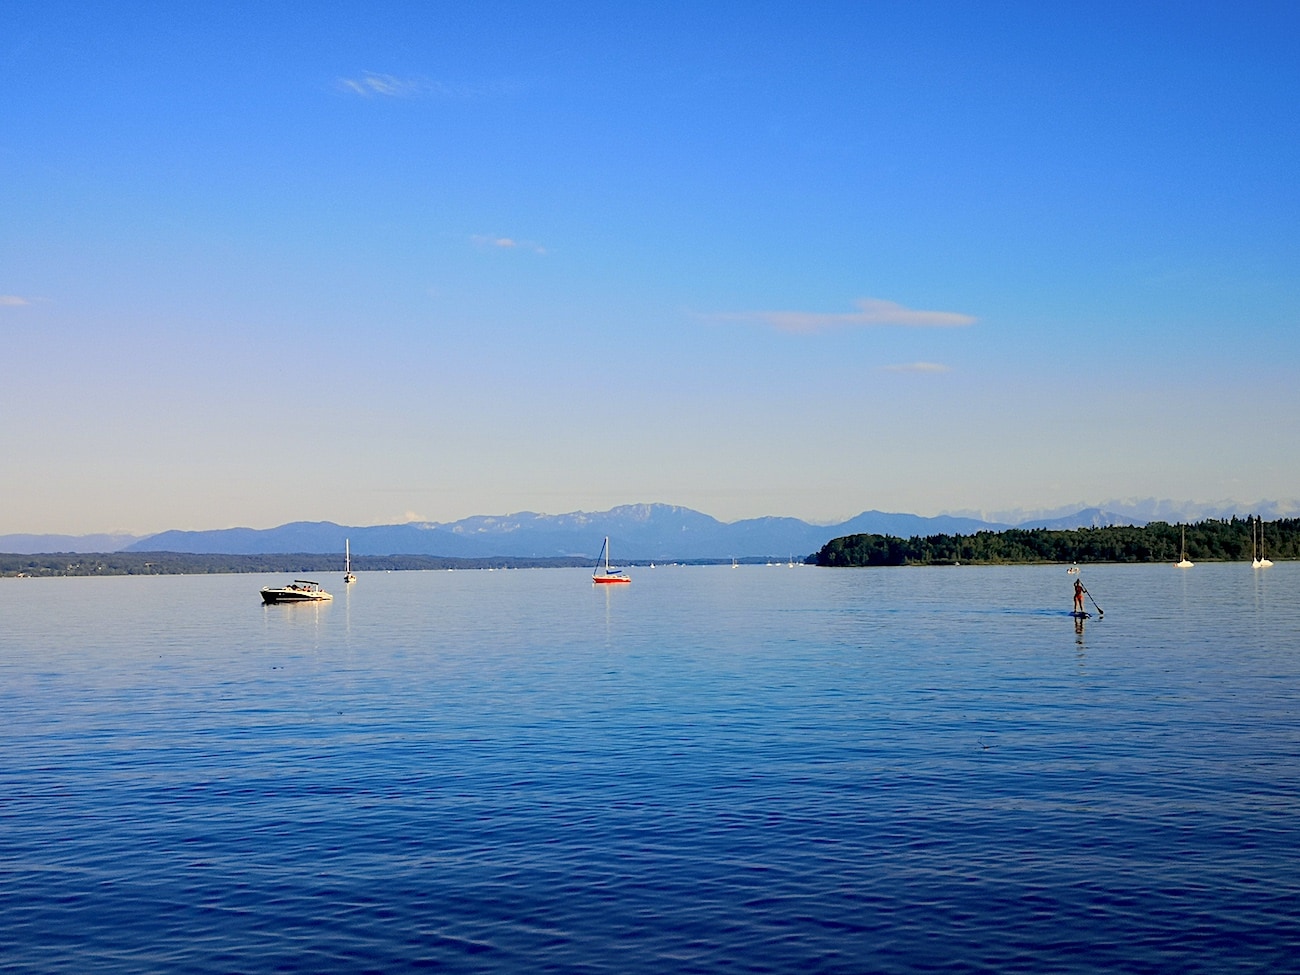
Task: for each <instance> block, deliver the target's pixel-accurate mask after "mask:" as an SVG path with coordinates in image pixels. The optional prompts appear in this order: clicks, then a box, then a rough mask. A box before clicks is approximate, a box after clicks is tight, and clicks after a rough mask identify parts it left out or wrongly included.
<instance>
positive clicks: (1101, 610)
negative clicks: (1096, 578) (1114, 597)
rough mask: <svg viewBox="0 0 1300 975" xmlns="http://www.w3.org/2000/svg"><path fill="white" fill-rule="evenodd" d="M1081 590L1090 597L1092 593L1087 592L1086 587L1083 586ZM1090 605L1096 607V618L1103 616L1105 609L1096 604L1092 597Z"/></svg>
mask: <svg viewBox="0 0 1300 975" xmlns="http://www.w3.org/2000/svg"><path fill="white" fill-rule="evenodd" d="M1083 591H1084V592H1085V593H1087V595H1088V598H1089V599H1092V593H1090V592H1088V590H1087V588H1086V587H1085V588H1084V590H1083ZM1092 605H1093V606H1096V607H1097V618H1098V619H1101V618H1102V617H1103V616H1105V615H1106V611H1105V610H1104V609H1102V608H1101V607H1100V606H1097V600H1095V599H1092Z"/></svg>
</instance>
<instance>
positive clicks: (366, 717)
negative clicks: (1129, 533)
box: [0, 563, 1300, 973]
mask: <svg viewBox="0 0 1300 975" xmlns="http://www.w3.org/2000/svg"><path fill="white" fill-rule="evenodd" d="M337 575H338V574H335V575H333V576H329V577H322V581H323V582H325V583H326V585H327V588H329V589H331V591H333V592H334V593H335V597H336V598H335V600H334V601H333V603H331V604H328V605H324V606H270V607H263V606H261V605H260V602H259V597H258V593H257V591H258V589H259V588H260V587H261V586H262V585H265V584H267V583H282V582H284V581H287V577H284V576H196V577H160V578H108V579H52V580H39V579H32V580H0V721H2V722H3V724H2V725H0V969H3V970H4V971H6V972H72V971H78V972H82V971H99V972H140V971H167V972H274V971H284V972H325V971H338V972H403V971H412V970H433V971H446V972H513V971H519V972H577V973H583V972H610V973H616V972H617V973H623V972H634V973H635V972H794V971H797V972H801V973H807V972H845V973H863V972H1034V973H1040V972H1065V971H1069V972H1089V971H1097V972H1102V971H1106V972H1112V971H1123V972H1179V973H1186V972H1214V973H1221V972H1238V971H1261V972H1265V971H1267V972H1285V971H1300V820H1298V819H1297V814H1298V813H1300V713H1298V711H1300V708H1298V706H1297V705H1298V704H1300V608H1298V607H1300V604H1298V602H1297V592H1298V589H1300V586H1298V584H1300V565H1297V564H1294V563H1279V564H1278V565H1277V566H1275V567H1274V568H1272V569H1269V570H1265V571H1255V570H1252V569H1251V568H1250V567H1249V566H1244V565H1239V564H1238V565H1198V566H1197V567H1196V568H1195V569H1192V570H1189V571H1181V572H1180V571H1178V570H1175V569H1173V568H1172V567H1169V566H1163V565H1161V566H1098V567H1089V568H1086V569H1085V570H1084V576H1083V577H1084V581H1085V584H1087V585H1088V587H1089V589H1090V590H1091V592H1092V594H1093V595H1094V596H1095V597H1096V599H1097V601H1098V602H1099V603H1100V604H1101V606H1102V607H1103V608H1104V609H1105V618H1104V619H1092V620H1089V621H1087V623H1086V624H1084V626H1083V631H1082V632H1076V625H1075V622H1074V621H1073V620H1072V619H1070V618H1069V617H1068V616H1067V615H1065V614H1066V612H1067V611H1068V610H1069V608H1070V583H1071V581H1072V579H1071V577H1069V576H1067V575H1066V574H1065V573H1064V571H1063V570H1062V569H1061V568H1059V567H1016V568H976V567H962V568H942V569H878V570H822V569H814V568H810V567H800V568H797V569H789V568H786V567H784V566H781V567H748V566H746V567H741V568H740V569H736V570H733V569H731V568H730V567H719V568H674V567H666V568H665V567H661V568H658V569H654V570H650V569H639V570H637V571H635V573H634V577H635V581H634V582H633V584H632V585H631V586H629V587H621V588H613V589H611V588H608V587H602V588H595V587H593V586H592V585H591V584H590V582H589V581H588V573H586V572H584V571H581V570H574V571H570V570H558V569H552V570H531V571H510V572H503V571H498V572H454V573H453V572H437V573H435V572H419V573H416V572H412V573H389V574H363V575H362V576H361V577H360V579H359V581H358V582H357V583H356V585H355V586H353V587H351V588H350V590H349V589H345V587H344V586H343V584H342V583H341V581H340V580H339V579H338V578H337Z"/></svg>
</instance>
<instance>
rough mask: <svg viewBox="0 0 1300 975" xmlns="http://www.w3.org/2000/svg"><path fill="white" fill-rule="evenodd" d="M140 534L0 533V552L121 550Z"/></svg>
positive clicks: (14, 553)
mask: <svg viewBox="0 0 1300 975" xmlns="http://www.w3.org/2000/svg"><path fill="white" fill-rule="evenodd" d="M141 537H144V536H140V535H123V534H112V535H0V552H8V553H9V554H11V555H36V554H38V553H43V552H120V551H122V550H124V549H125V548H126V547H127V546H128V545H130V544H131V543H132V542H135V541H138V540H139V539H140V538H141Z"/></svg>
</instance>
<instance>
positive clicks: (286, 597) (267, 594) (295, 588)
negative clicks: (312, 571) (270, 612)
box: [262, 579, 334, 603]
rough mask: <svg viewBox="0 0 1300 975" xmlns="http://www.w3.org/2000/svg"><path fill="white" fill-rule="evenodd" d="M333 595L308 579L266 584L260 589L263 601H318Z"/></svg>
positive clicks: (331, 597) (330, 597)
mask: <svg viewBox="0 0 1300 975" xmlns="http://www.w3.org/2000/svg"><path fill="white" fill-rule="evenodd" d="M333 598H334V597H333V596H331V595H330V594H329V593H327V592H326V591H325V590H324V589H322V588H321V587H320V583H319V582H312V581H311V580H310V579H294V580H293V582H292V583H290V584H289V585H287V586H280V587H279V588H277V587H275V586H266V587H265V588H264V589H263V590H262V602H264V603H319V602H321V601H323V600H326V599H333Z"/></svg>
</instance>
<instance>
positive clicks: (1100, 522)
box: [1016, 508, 1146, 531]
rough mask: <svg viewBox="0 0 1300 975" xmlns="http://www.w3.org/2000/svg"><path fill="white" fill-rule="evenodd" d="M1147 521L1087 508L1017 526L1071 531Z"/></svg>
mask: <svg viewBox="0 0 1300 975" xmlns="http://www.w3.org/2000/svg"><path fill="white" fill-rule="evenodd" d="M1145 524H1146V522H1145V521H1141V520H1137V519H1134V518H1131V517H1129V516H1127V515H1122V514H1116V513H1115V512H1113V511H1106V510H1105V509H1103V508H1085V509H1083V510H1082V511H1076V512H1073V513H1072V514H1069V515H1066V516H1064V517H1061V518H1029V519H1027V520H1025V521H1022V522H1019V523H1018V524H1017V525H1016V527H1017V528H1051V529H1054V530H1057V531H1069V530H1070V529H1074V528H1112V527H1115V526H1122V525H1139V526H1140V525H1145Z"/></svg>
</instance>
